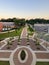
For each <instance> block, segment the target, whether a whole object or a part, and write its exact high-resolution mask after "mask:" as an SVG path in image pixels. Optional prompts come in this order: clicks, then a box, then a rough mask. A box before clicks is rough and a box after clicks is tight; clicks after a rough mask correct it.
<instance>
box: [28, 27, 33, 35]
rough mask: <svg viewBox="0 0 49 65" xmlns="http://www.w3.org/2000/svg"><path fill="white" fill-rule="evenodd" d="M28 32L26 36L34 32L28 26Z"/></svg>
mask: <svg viewBox="0 0 49 65" xmlns="http://www.w3.org/2000/svg"><path fill="white" fill-rule="evenodd" d="M28 32H29V33H28V35H33V33H34V30H33V29H32V28H31V27H30V26H28Z"/></svg>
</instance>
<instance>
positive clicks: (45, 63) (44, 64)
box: [36, 62, 49, 65]
mask: <svg viewBox="0 0 49 65" xmlns="http://www.w3.org/2000/svg"><path fill="white" fill-rule="evenodd" d="M36 65H49V62H37V63H36Z"/></svg>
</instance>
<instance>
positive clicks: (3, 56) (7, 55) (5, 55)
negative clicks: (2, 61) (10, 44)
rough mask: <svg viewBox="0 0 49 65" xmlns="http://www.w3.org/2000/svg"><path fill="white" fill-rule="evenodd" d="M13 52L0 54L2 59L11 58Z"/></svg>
mask: <svg viewBox="0 0 49 65" xmlns="http://www.w3.org/2000/svg"><path fill="white" fill-rule="evenodd" d="M10 55H11V52H0V58H9V57H10Z"/></svg>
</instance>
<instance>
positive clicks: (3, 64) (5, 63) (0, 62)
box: [0, 61, 10, 65]
mask: <svg viewBox="0 0 49 65" xmlns="http://www.w3.org/2000/svg"><path fill="white" fill-rule="evenodd" d="M0 65H10V63H9V61H0Z"/></svg>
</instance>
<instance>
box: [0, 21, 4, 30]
mask: <svg viewBox="0 0 49 65" xmlns="http://www.w3.org/2000/svg"><path fill="white" fill-rule="evenodd" d="M2 29H3V23H2V22H0V31H2Z"/></svg>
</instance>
